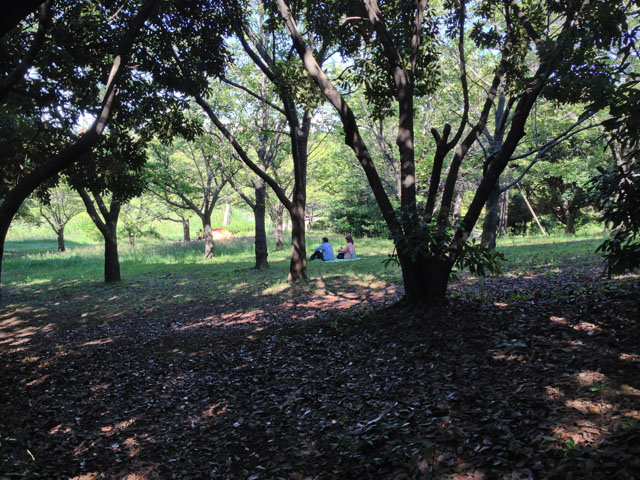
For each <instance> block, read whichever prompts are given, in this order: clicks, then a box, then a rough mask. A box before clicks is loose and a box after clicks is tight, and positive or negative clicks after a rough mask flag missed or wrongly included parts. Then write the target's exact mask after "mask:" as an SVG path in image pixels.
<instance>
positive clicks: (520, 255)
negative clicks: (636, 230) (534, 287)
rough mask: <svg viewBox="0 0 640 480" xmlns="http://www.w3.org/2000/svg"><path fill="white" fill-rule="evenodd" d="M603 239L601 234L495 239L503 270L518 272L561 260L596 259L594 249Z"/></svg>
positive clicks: (562, 261)
mask: <svg viewBox="0 0 640 480" xmlns="http://www.w3.org/2000/svg"><path fill="white" fill-rule="evenodd" d="M602 240H604V236H603V234H602V233H599V234H597V235H581V236H574V235H547V236H542V235H537V236H531V237H508V238H503V239H500V240H499V241H498V245H497V250H498V251H500V252H502V253H503V254H504V255H505V265H504V269H505V270H507V271H510V272H512V273H515V274H518V273H524V272H528V271H529V272H530V271H531V270H532V269H535V268H538V267H548V266H551V265H556V264H560V263H563V264H564V263H567V262H571V263H576V264H582V263H584V262H593V261H594V260H595V261H597V258H598V254H596V253H595V251H596V248H597V247H598V245H600V243H602Z"/></svg>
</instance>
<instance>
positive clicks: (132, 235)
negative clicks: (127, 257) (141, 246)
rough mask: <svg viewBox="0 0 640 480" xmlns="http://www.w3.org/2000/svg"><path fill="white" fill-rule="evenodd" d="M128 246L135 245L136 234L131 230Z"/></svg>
mask: <svg viewBox="0 0 640 480" xmlns="http://www.w3.org/2000/svg"><path fill="white" fill-rule="evenodd" d="M129 246H130V247H135V246H136V234H135V233H133V232H129Z"/></svg>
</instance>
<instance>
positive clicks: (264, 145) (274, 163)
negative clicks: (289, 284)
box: [209, 61, 286, 270]
mask: <svg viewBox="0 0 640 480" xmlns="http://www.w3.org/2000/svg"><path fill="white" fill-rule="evenodd" d="M248 67H249V68H248ZM250 67H251V65H240V62H239V61H236V68H234V69H233V72H234V73H235V75H232V74H231V72H230V71H227V74H226V76H225V82H227V83H229V84H231V85H232V86H233V92H232V93H230V95H228V96H226V97H225V98H224V99H222V100H226V101H224V102H221V101H220V100H221V99H220V94H218V98H217V99H216V100H217V101H216V102H215V105H216V110H217V111H218V114H220V112H221V111H223V112H224V113H222V115H224V116H231V115H233V118H234V122H233V127H232V126H231V125H228V126H227V128H233V129H234V132H233V135H234V138H236V139H240V138H241V139H242V140H241V142H242V145H251V146H252V147H253V148H251V150H252V151H251V150H249V149H245V147H243V146H242V145H241V144H240V143H238V147H239V148H241V149H242V154H243V156H245V158H253V159H254V162H255V164H256V165H257V166H258V167H259V168H260V169H261V170H262V171H263V172H264V173H265V174H266V173H269V174H271V175H272V176H273V175H274V174H275V172H276V171H277V170H278V167H279V166H280V164H281V163H282V156H281V154H280V153H281V151H282V150H283V148H282V143H283V142H282V140H281V137H282V136H283V128H284V122H283V120H282V118H281V116H280V113H279V112H277V110H276V109H274V107H273V106H272V104H271V102H270V101H269V98H270V97H272V96H273V93H272V92H271V91H270V88H269V80H268V79H267V78H266V76H265V75H264V74H263V73H262V72H258V78H255V75H252V73H253V72H251V71H250ZM221 87H222V85H221ZM220 90H221V91H224V90H228V88H227V89H223V88H221V89H220ZM230 98H234V101H233V102H230V101H229V99H230ZM212 101H213V99H212V98H210V99H209V103H210V104H211V103H212ZM222 103H224V104H225V105H222ZM230 103H232V104H231V105H229V104H230ZM285 135H286V134H285ZM243 166H244V169H243V170H244V175H243V176H242V177H241V178H242V179H243V180H244V181H243V182H242V183H243V184H244V185H248V186H249V188H251V189H252V190H253V198H250V197H249V196H248V195H245V193H244V192H243V189H242V188H241V185H240V184H239V183H238V182H239V179H238V180H237V181H232V182H231V185H232V186H233V188H234V189H235V190H236V192H237V193H238V195H240V198H242V199H243V200H244V201H245V203H246V204H247V205H248V206H249V208H251V210H252V211H253V215H254V219H255V222H254V225H255V227H254V229H255V257H256V269H257V270H262V269H264V268H267V267H268V265H269V264H268V261H267V257H268V249H267V232H266V222H265V220H266V211H267V203H266V202H267V185H266V182H265V180H264V179H263V178H262V177H261V176H259V175H256V174H255V173H254V172H252V171H251V170H250V169H249V167H248V166H247V165H246V164H245V163H243ZM278 184H279V185H282V184H281V183H280V182H278Z"/></svg>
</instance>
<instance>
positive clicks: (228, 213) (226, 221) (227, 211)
mask: <svg viewBox="0 0 640 480" xmlns="http://www.w3.org/2000/svg"><path fill="white" fill-rule="evenodd" d="M229 223H231V204H230V203H229V202H228V201H227V203H226V204H225V206H224V217H223V218H222V225H223V226H225V227H226V226H227V225H229Z"/></svg>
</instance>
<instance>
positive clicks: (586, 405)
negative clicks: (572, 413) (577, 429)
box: [564, 398, 615, 415]
mask: <svg viewBox="0 0 640 480" xmlns="http://www.w3.org/2000/svg"><path fill="white" fill-rule="evenodd" d="M564 406H565V407H568V408H573V409H574V410H578V411H579V412H580V413H582V414H584V415H586V414H588V413H594V414H597V415H601V414H603V413H607V412H612V411H614V410H615V406H614V405H613V404H611V403H606V402H592V401H590V400H583V399H581V398H578V399H575V400H566V401H565V402H564Z"/></svg>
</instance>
